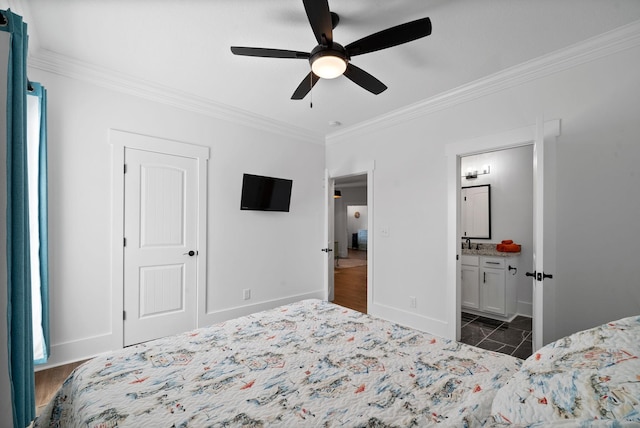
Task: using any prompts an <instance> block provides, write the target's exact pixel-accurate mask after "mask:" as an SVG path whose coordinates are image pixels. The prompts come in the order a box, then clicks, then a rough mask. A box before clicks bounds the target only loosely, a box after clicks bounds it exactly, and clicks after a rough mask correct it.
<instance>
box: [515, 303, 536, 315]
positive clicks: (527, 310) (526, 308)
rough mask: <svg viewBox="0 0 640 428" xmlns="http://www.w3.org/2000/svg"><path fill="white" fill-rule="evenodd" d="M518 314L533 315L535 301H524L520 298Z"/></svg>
mask: <svg viewBox="0 0 640 428" xmlns="http://www.w3.org/2000/svg"><path fill="white" fill-rule="evenodd" d="M516 312H517V313H518V315H522V316H525V317H532V316H533V303H531V302H522V301H520V300H518V306H517V311H516Z"/></svg>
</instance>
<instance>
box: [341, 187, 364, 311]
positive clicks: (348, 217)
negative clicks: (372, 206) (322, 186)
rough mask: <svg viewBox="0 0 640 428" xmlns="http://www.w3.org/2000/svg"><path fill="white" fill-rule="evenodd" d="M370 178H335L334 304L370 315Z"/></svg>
mask: <svg viewBox="0 0 640 428" xmlns="http://www.w3.org/2000/svg"><path fill="white" fill-rule="evenodd" d="M368 224H369V213H368V205H367V175H366V174H362V175H355V176H349V177H342V178H336V179H335V191H334V271H333V272H334V299H333V303H336V304H338V305H341V306H345V307H348V308H350V309H354V310H356V311H359V312H362V313H367V268H368V242H369V239H368V235H369V231H368Z"/></svg>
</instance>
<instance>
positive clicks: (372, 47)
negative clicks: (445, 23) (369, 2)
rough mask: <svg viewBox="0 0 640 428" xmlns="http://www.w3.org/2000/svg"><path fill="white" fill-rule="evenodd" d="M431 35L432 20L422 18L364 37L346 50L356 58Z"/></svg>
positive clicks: (350, 44)
mask: <svg viewBox="0 0 640 428" xmlns="http://www.w3.org/2000/svg"><path fill="white" fill-rule="evenodd" d="M429 34H431V20H430V19H429V18H422V19H416V20H415V21H411V22H406V23H404V24H400V25H396V26H395V27H391V28H387V29H386V30H382V31H379V32H377V33H374V34H371V35H370V36H367V37H363V38H362V39H360V40H356V41H355V42H353V43H349V44H348V45H347V46H345V47H344V48H345V49H346V50H347V52H348V53H349V55H350V56H356V55H362V54H365V53H369V52H375V51H379V50H381V49H387V48H390V47H392V46H397V45H401V44H403V43H407V42H410V41H412V40H416V39H420V38H422V37H425V36H428V35H429Z"/></svg>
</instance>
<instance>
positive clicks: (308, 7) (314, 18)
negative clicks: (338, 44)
mask: <svg viewBox="0 0 640 428" xmlns="http://www.w3.org/2000/svg"><path fill="white" fill-rule="evenodd" d="M302 2H303V3H304V10H305V11H306V12H307V18H309V24H311V29H312V30H313V34H314V35H315V36H316V40H317V41H318V44H319V45H322V44H325V43H326V44H327V45H331V43H332V42H333V24H332V22H331V12H330V11H329V2H328V1H327V0H303V1H302ZM323 35H324V39H323V37H322V36H323Z"/></svg>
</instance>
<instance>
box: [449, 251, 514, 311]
mask: <svg viewBox="0 0 640 428" xmlns="http://www.w3.org/2000/svg"><path fill="white" fill-rule="evenodd" d="M482 245H483V247H485V246H487V244H482ZM488 247H489V248H482V249H475V248H476V247H475V244H473V249H463V250H462V257H461V271H462V281H461V287H460V288H461V295H462V297H461V304H462V309H463V311H465V312H469V313H472V314H474V315H481V316H485V317H489V318H494V319H497V320H501V321H512V320H513V318H514V317H515V316H516V309H517V292H516V273H517V272H518V259H519V255H520V253H502V252H498V251H496V250H495V245H494V246H493V247H491V244H488Z"/></svg>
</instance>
